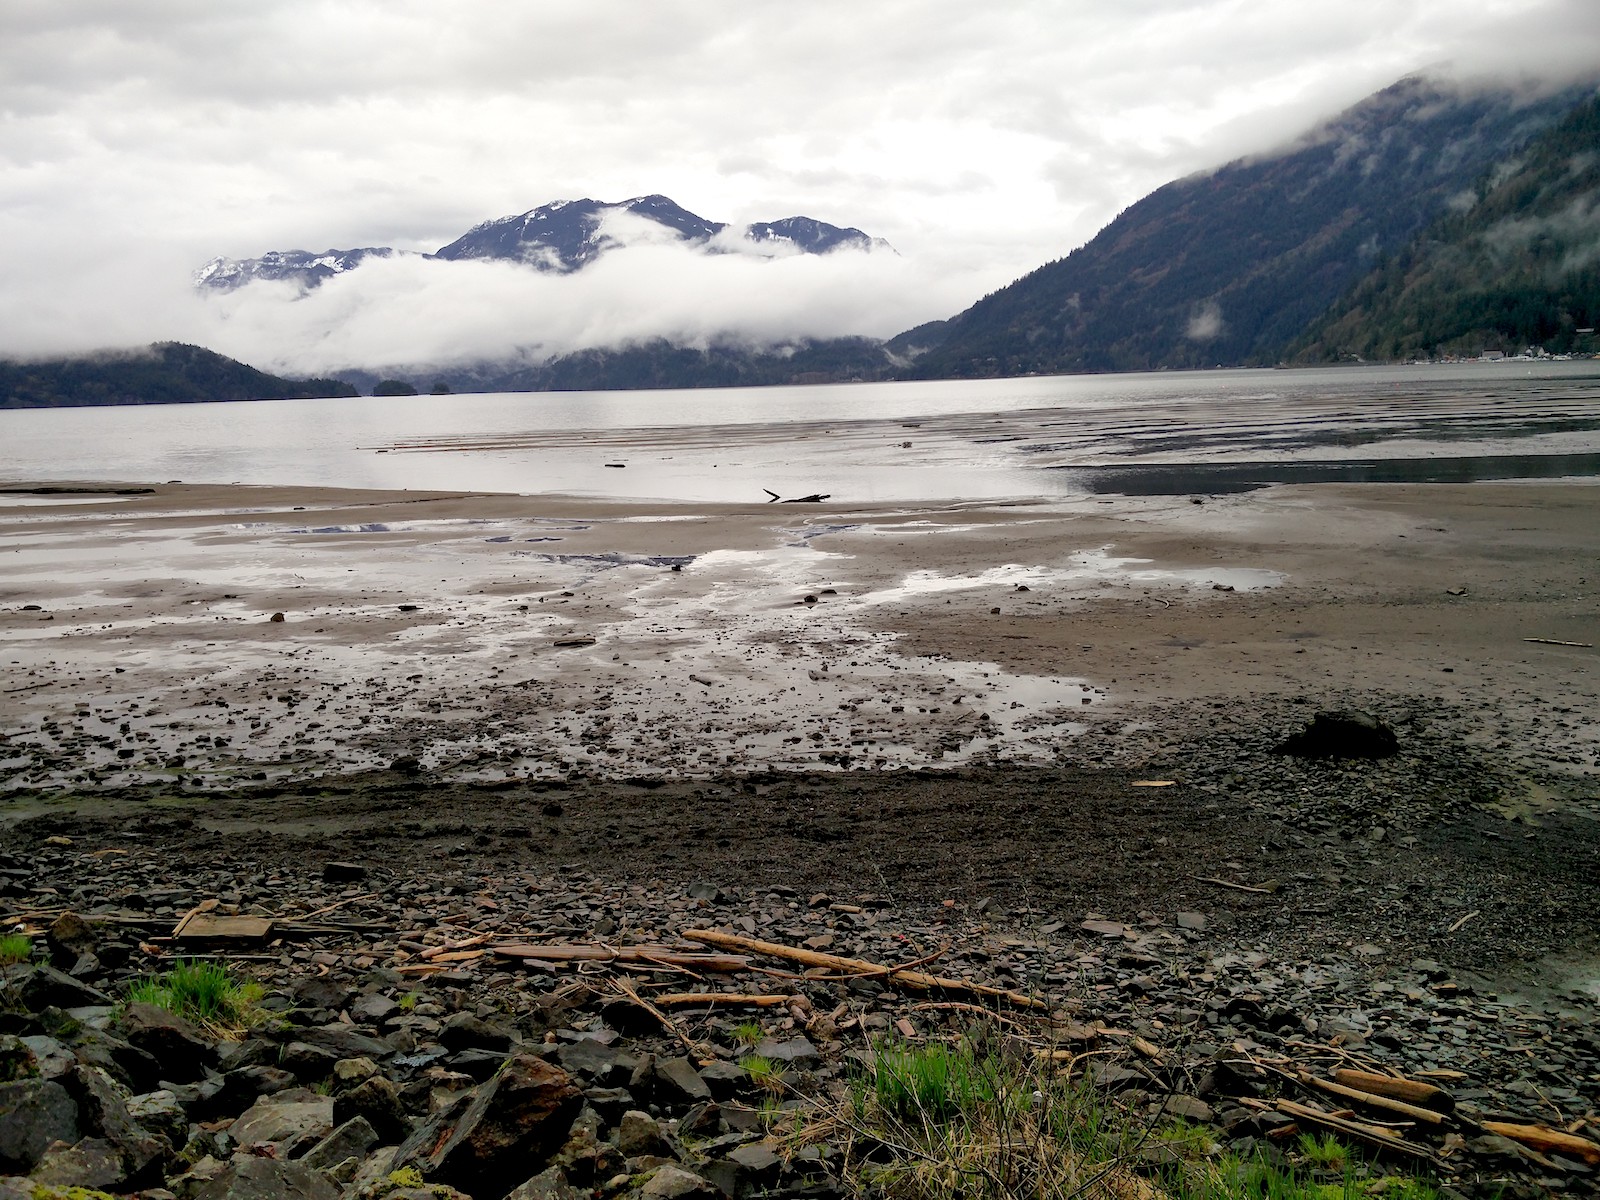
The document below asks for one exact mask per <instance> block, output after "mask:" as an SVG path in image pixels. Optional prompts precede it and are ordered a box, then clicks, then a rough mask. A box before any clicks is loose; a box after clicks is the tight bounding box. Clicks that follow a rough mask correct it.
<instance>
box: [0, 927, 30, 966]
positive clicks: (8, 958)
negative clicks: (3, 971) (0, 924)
mask: <svg viewBox="0 0 1600 1200" xmlns="http://www.w3.org/2000/svg"><path fill="white" fill-rule="evenodd" d="M32 957H33V939H32V938H30V937H29V936H28V935H27V934H25V933H8V934H6V935H5V936H4V937H0V967H9V966H13V965H14V964H16V963H20V962H27V961H28V959H30V958H32Z"/></svg>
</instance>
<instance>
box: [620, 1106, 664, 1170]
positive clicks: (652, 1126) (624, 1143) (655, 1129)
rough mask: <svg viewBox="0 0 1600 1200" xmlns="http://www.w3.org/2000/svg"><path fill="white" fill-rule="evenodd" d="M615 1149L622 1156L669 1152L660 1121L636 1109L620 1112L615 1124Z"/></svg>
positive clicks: (633, 1156)
mask: <svg viewBox="0 0 1600 1200" xmlns="http://www.w3.org/2000/svg"><path fill="white" fill-rule="evenodd" d="M617 1149H618V1150H620V1151H621V1152H622V1156H623V1157H624V1158H638V1157H640V1156H641V1155H644V1154H661V1155H665V1154H667V1153H669V1151H668V1149H667V1139H666V1138H665V1137H664V1136H662V1133H661V1123H660V1122H659V1121H657V1120H656V1119H655V1118H654V1117H652V1116H651V1115H650V1114H649V1113H647V1112H640V1111H639V1110H638V1109H632V1110H630V1111H628V1112H625V1113H623V1114H622V1120H621V1122H619V1123H618V1125H617Z"/></svg>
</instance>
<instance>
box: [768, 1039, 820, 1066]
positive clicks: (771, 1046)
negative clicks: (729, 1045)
mask: <svg viewBox="0 0 1600 1200" xmlns="http://www.w3.org/2000/svg"><path fill="white" fill-rule="evenodd" d="M755 1052H756V1054H758V1055H760V1056H761V1057H762V1058H770V1059H772V1060H773V1061H774V1062H783V1063H798V1062H804V1061H806V1060H807V1059H812V1058H816V1057H818V1053H817V1048H816V1047H815V1046H813V1045H812V1044H811V1039H810V1038H807V1037H792V1038H789V1039H787V1040H786V1041H781V1042H780V1041H778V1040H777V1039H776V1038H763V1039H762V1040H761V1041H759V1042H757V1043H756V1049H755Z"/></svg>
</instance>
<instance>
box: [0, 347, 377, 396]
mask: <svg viewBox="0 0 1600 1200" xmlns="http://www.w3.org/2000/svg"><path fill="white" fill-rule="evenodd" d="M356 394H357V393H356V390H355V388H353V387H351V386H350V385H349V384H347V383H343V382H341V381H339V380H336V379H282V378H279V377H278V376H276V375H268V374H267V373H266V372H265V371H258V370H256V369H255V368H254V367H247V366H245V365H244V364H243V363H241V362H236V361H234V360H233V359H231V358H225V357H223V356H222V355H220V354H215V353H213V352H212V351H210V350H205V349H202V348H201V347H199V346H187V345H184V344H183V343H181V342H157V343H156V344H155V345H153V346H148V347H145V348H143V349H139V350H124V351H115V352H112V351H107V352H102V353H99V354H94V355H88V356H84V357H79V358H55V359H41V360H35V361H28V362H17V361H7V360H3V359H0V408H73V407H78V406H81V405H91V404H189V403H197V402H200V401H206V400H266V399H310V398H312V397H322V396H354V395H356Z"/></svg>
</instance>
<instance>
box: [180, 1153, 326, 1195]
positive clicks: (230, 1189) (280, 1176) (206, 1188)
mask: <svg viewBox="0 0 1600 1200" xmlns="http://www.w3.org/2000/svg"><path fill="white" fill-rule="evenodd" d="M192 1200H339V1189H338V1188H336V1187H335V1186H334V1185H333V1184H331V1183H329V1182H328V1180H327V1179H326V1178H325V1177H324V1176H323V1175H322V1173H321V1172H319V1171H313V1170H312V1169H311V1168H310V1167H308V1166H306V1165H305V1164H304V1163H298V1162H281V1161H279V1160H277V1159H273V1158H254V1157H251V1156H248V1155H241V1156H239V1157H238V1158H235V1159H234V1160H233V1161H232V1162H230V1163H228V1164H227V1165H226V1166H225V1167H223V1168H222V1170H221V1171H219V1172H217V1174H216V1175H215V1176H213V1177H212V1178H211V1179H210V1180H209V1181H207V1182H205V1183H202V1184H201V1185H200V1186H199V1187H198V1188H197V1189H196V1190H195V1191H194V1192H193V1193H192Z"/></svg>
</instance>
